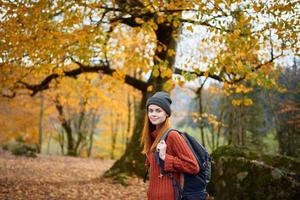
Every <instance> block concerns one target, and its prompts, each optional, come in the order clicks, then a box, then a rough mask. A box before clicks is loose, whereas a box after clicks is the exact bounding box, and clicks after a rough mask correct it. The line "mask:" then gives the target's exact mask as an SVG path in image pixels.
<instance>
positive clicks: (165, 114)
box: [142, 92, 199, 200]
mask: <svg viewBox="0 0 300 200" xmlns="http://www.w3.org/2000/svg"><path fill="white" fill-rule="evenodd" d="M171 103H172V100H171V99H170V97H169V95H168V94H167V93H165V92H157V93H155V94H154V95H153V96H152V97H150V98H149V99H148V100H147V103H146V106H147V114H146V119H145V125H144V130H143V134H142V144H143V153H144V154H146V156H147V160H146V164H147V165H148V166H149V167H150V174H149V188H148V193H147V196H148V200H174V199H175V194H174V193H175V191H174V189H173V183H172V178H170V177H169V176H167V175H162V174H161V169H160V167H159V165H158V164H157V163H156V160H155V155H154V154H155V151H158V153H159V157H160V159H162V160H164V171H167V172H172V175H173V176H174V177H175V178H176V179H177V182H178V183H180V173H181V172H185V173H190V174H197V173H198V171H199V166H198V164H197V160H196V158H195V157H194V155H193V153H192V152H191V150H190V149H189V147H188V146H187V144H186V143H185V141H184V139H183V138H182V137H181V135H180V134H179V133H177V132H176V131H171V132H170V134H169V136H168V139H167V140H166V142H163V141H160V138H161V137H162V135H163V134H164V133H165V132H166V131H167V130H168V129H169V128H170V125H169V117H170V115H171V108H170V105H171Z"/></svg>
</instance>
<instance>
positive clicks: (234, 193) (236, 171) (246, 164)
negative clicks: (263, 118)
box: [208, 146, 300, 200]
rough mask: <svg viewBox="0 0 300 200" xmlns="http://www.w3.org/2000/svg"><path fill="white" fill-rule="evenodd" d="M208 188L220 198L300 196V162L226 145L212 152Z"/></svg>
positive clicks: (291, 197) (288, 197)
mask: <svg viewBox="0 0 300 200" xmlns="http://www.w3.org/2000/svg"><path fill="white" fill-rule="evenodd" d="M212 157H213V165H212V180H211V183H210V184H209V186H208V191H209V193H210V194H211V195H213V196H214V197H215V198H216V199H221V200H222V199H232V200H234V199H251V200H255V199H300V180H299V178H300V173H299V170H300V161H299V160H296V159H293V158H289V157H284V156H272V155H264V154H261V153H257V152H253V151H251V150H249V149H247V148H245V147H232V146H223V147H220V148H218V149H217V150H216V151H214V152H213V153H212Z"/></svg>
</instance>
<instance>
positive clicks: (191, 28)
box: [186, 26, 194, 33]
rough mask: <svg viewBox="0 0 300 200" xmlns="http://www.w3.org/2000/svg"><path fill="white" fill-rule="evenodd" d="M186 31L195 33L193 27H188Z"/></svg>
mask: <svg viewBox="0 0 300 200" xmlns="http://www.w3.org/2000/svg"><path fill="white" fill-rule="evenodd" d="M186 30H188V31H191V32H192V33H193V32H194V30H193V27H192V26H187V27H186Z"/></svg>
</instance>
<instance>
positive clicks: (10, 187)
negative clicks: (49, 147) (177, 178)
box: [0, 150, 147, 200]
mask: <svg viewBox="0 0 300 200" xmlns="http://www.w3.org/2000/svg"><path fill="white" fill-rule="evenodd" d="M112 164H113V161H102V160H96V159H83V158H73V157H63V156H49V155H38V157H37V158H27V157H16V156H14V155H11V154H10V153H8V152H4V151H2V150H0V199H5V200H17V199H34V200H38V199H60V200H63V199H80V200H85V199H97V200H98V199H99V200H106V199H109V200H115V199H116V200H119V199H124V200H143V199H146V188H147V185H146V184H145V183H143V181H142V180H140V179H137V178H132V179H130V180H129V181H128V186H123V185H121V184H118V183H115V182H113V181H112V180H110V179H105V178H102V177H101V175H102V174H103V173H104V171H105V170H107V169H109V167H110V166H111V165H112Z"/></svg>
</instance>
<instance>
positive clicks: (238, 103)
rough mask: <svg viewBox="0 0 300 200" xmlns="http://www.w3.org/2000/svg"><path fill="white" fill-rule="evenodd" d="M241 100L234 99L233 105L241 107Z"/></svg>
mask: <svg viewBox="0 0 300 200" xmlns="http://www.w3.org/2000/svg"><path fill="white" fill-rule="evenodd" d="M241 103H242V102H241V100H239V99H233V100H232V101H231V104H232V105H233V106H240V105H241Z"/></svg>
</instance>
